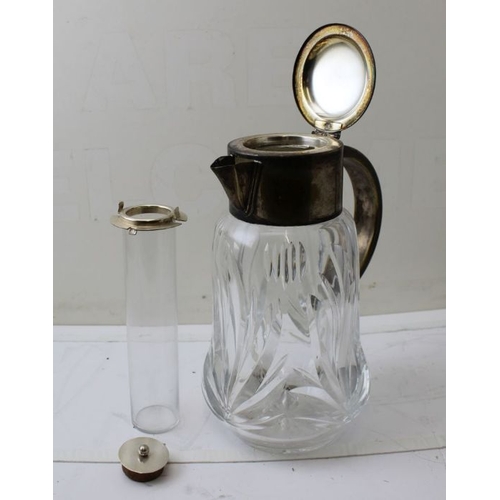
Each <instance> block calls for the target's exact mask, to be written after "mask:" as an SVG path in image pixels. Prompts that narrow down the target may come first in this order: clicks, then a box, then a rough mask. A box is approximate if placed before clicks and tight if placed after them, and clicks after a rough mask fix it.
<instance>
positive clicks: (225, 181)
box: [210, 156, 262, 216]
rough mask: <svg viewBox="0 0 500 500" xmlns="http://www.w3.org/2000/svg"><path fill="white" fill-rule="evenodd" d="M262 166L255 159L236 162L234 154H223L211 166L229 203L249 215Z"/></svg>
mask: <svg viewBox="0 0 500 500" xmlns="http://www.w3.org/2000/svg"><path fill="white" fill-rule="evenodd" d="M261 166H262V165H261V163H260V162H258V161H255V160H246V161H243V162H236V158H235V157H234V156H221V157H220V158H217V160H215V161H214V163H213V164H212V166H211V167H210V168H211V169H212V172H213V173H214V174H215V175H216V176H217V178H218V179H219V182H220V183H221V184H222V187H223V188H224V191H225V192H226V195H227V197H228V198H229V204H230V205H231V206H232V207H233V208H235V209H236V210H237V211H241V212H243V213H245V214H246V215H247V216H248V215H250V214H251V213H252V210H253V205H254V200H255V195H256V190H257V186H258V180H259V177H260V170H261Z"/></svg>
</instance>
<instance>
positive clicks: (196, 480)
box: [54, 311, 445, 500]
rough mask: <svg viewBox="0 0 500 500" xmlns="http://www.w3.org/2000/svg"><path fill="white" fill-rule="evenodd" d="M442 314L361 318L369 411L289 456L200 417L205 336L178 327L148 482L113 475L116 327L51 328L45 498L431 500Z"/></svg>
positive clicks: (439, 443) (435, 487)
mask: <svg viewBox="0 0 500 500" xmlns="http://www.w3.org/2000/svg"><path fill="white" fill-rule="evenodd" d="M444 324H445V314H444V311H430V312H424V313H409V314H398V315H387V316H374V317H367V318H362V323H361V325H362V327H361V329H362V333H363V335H362V343H363V346H364V349H365V354H366V357H367V360H368V363H369V366H370V372H371V378H372V388H371V395H370V400H369V403H368V404H367V405H366V407H365V408H364V411H363V412H362V413H361V415H360V416H359V417H358V418H357V419H356V420H355V421H354V422H353V423H352V424H350V426H348V428H347V430H346V433H345V434H344V435H343V436H341V437H340V439H339V440H338V441H337V442H336V443H334V444H333V445H331V446H329V447H327V448H325V449H323V450H319V451H318V452H314V453H310V454H309V455H304V456H303V457H300V458H293V459H289V460H283V459H282V458H283V457H280V456H275V455H268V454H265V453H263V452H258V451H256V450H254V449H253V448H250V447H249V446H247V445H245V444H243V443H242V442H241V441H239V440H238V439H237V438H236V437H235V436H234V435H233V434H232V432H231V431H230V430H229V429H228V428H226V427H225V426H224V425H223V424H222V423H221V422H220V421H218V420H217V419H216V418H215V417H214V416H213V415H212V414H211V413H210V411H209V410H208V408H207V407H206V405H205V403H204V401H203V397H202V395H201V390H200V384H201V366H202V363H203V358H204V355H205V353H206V350H207V348H208V340H209V338H210V326H208V325H192V326H189V325H185V326H181V327H180V332H179V337H180V345H179V357H180V367H181V368H180V393H181V419H182V422H181V424H180V425H179V426H178V427H177V428H176V429H174V430H173V431H171V432H169V433H165V434H161V435H158V436H156V437H157V439H160V440H161V441H162V442H165V443H166V444H167V446H168V447H169V449H170V452H171V453H170V454H171V463H169V464H168V466H167V467H166V469H165V471H164V472H163V475H162V476H161V477H160V478H159V479H157V480H156V481H153V482H150V483H144V484H140V483H134V482H133V481H130V480H129V479H128V478H127V477H126V476H125V475H124V474H123V473H122V471H121V468H120V465H119V463H118V459H117V451H118V448H119V447H120V445H121V444H122V443H123V442H124V441H126V440H127V439H130V438H131V437H135V436H138V435H141V433H140V432H139V431H137V430H136V429H133V428H132V426H131V424H130V417H129V409H128V386H127V371H126V370H127V367H126V343H125V329H124V328H123V327H98V326H93V327H64V326H58V327H55V328H54V462H55V463H54V498H58V499H64V500H66V499H75V500H80V499H90V498H92V499H100V498H103V499H109V498H111V499H113V498H117V499H128V498H137V497H138V496H144V498H154V499H156V498H174V499H254V498H255V499H267V498H269V499H271V498H272V499H281V498H283V499H292V500H293V499H308V498H310V497H314V498H320V499H321V498H341V499H344V498H345V499H350V498H352V499H361V498H367V499H392V498H394V499H409V500H411V499H423V498H425V499H442V498H444V497H445V453H444V446H445V327H444Z"/></svg>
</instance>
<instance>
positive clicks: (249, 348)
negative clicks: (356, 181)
mask: <svg viewBox="0 0 500 500" xmlns="http://www.w3.org/2000/svg"><path fill="white" fill-rule="evenodd" d="M213 255H214V281H213V284H214V333H213V338H212V343H211V347H210V349H209V352H208V354H207V357H206V360H205V365H204V379H203V390H204V395H205V399H206V401H207V403H208V406H209V407H210V409H211V410H212V412H213V413H214V414H215V415H216V416H217V417H218V418H220V419H221V420H223V421H225V422H227V423H228V424H229V425H230V426H231V427H232V429H233V430H235V431H236V433H237V434H238V435H239V436H240V437H241V438H242V439H244V440H245V441H246V442H248V443H250V444H251V445H252V446H255V447H257V448H261V449H265V450H267V451H270V452H278V453H302V452H304V451H309V450H314V449H317V448H320V447H322V446H324V445H326V444H328V443H329V442H331V441H333V440H334V439H335V438H336V437H337V435H338V434H339V431H340V429H341V428H343V427H344V426H345V424H346V423H347V422H349V421H350V420H352V419H353V418H354V417H355V416H356V415H357V413H358V412H359V410H360V408H361V407H362V406H363V404H364V403H365V402H366V400H367V398H368V392H369V380H370V379H369V372H368V367H367V365H366V361H365V357H364V354H363V349H362V347H361V342H360V338H359V307H358V294H359V286H358V285H359V256H358V248H357V233H356V227H355V224H354V221H353V219H352V217H351V215H350V214H349V213H348V212H346V211H344V212H342V214H341V215H340V216H339V217H337V218H336V219H333V220H330V221H326V222H324V223H321V224H316V225H310V226H297V227H274V226H260V225H257V224H249V223H246V222H242V221H240V220H237V219H235V218H234V217H232V216H227V217H225V218H224V219H222V220H221V221H220V222H219V224H218V226H217V228H216V231H215V239H214V251H213Z"/></svg>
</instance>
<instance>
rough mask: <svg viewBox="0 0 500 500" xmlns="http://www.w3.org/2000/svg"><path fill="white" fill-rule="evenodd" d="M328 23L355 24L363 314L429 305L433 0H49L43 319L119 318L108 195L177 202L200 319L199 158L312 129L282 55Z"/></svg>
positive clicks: (203, 208) (433, 278) (441, 159)
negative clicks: (364, 241) (360, 91)
mask: <svg viewBox="0 0 500 500" xmlns="http://www.w3.org/2000/svg"><path fill="white" fill-rule="evenodd" d="M334 22H341V23H345V24H349V25H351V26H353V27H355V28H357V29H358V30H359V31H361V32H362V33H363V34H364V35H365V37H366V38H367V39H368V41H369V43H370V45H371V47H372V49H373V52H374V55H375V60H376V64H377V84H376V88H375V94H374V98H373V100H372V103H371V105H370V107H369V108H368V111H367V112H366V113H365V115H364V116H363V118H362V119H361V120H360V121H359V122H358V123H357V124H356V125H354V126H353V127H352V128H351V129H349V130H347V131H346V132H344V133H343V135H342V140H343V141H344V142H345V143H346V144H349V145H351V146H353V147H356V148H358V149H360V150H361V151H362V152H363V153H364V154H365V155H367V156H368V157H369V158H370V160H371V161H372V163H373V164H374V166H375V168H376V169H377V172H378V173H379V176H380V180H381V184H382V190H383V194H384V219H383V222H382V232H381V235H380V240H379V245H378V248H377V251H376V252H375V255H374V257H373V260H372V262H371V264H370V267H369V268H368V270H367V272H366V274H365V275H364V277H363V279H362V282H361V312H362V314H378V313H390V312H401V311H414V310H424V309H439V308H443V307H445V2H444V0H420V1H418V2H417V1H410V0H378V1H369V0H342V1H340V0H339V1H332V0H310V1H308V2H297V1H294V2H290V1H289V0H288V1H287V0H267V1H262V0H254V1H253V2H244V1H240V0H203V1H202V0H192V1H189V2H187V1H186V2H173V1H166V0H164V1H161V0H85V1H83V0H55V2H54V323H56V324H123V323H124V318H125V315H124V272H123V249H122V238H121V236H122V235H121V234H120V231H119V230H118V229H116V228H114V227H113V226H111V224H110V223H109V217H110V215H111V214H112V213H114V212H116V208H117V205H118V202H119V201H120V200H124V201H125V203H126V204H130V203H134V202H155V203H163V204H167V205H173V206H175V205H179V206H180V207H181V209H182V210H183V211H185V212H186V213H187V214H188V216H189V222H188V223H186V225H184V226H183V227H181V228H178V229H176V231H177V252H178V255H177V261H178V296H179V319H180V321H181V322H183V323H189V322H191V323H208V322H210V321H211V281H210V272H211V269H210V254H211V240H212V231H213V226H214V224H215V222H216V220H217V218H218V217H219V216H221V215H222V214H223V213H224V211H225V210H226V209H227V201H226V197H225V195H224V193H223V191H222V188H221V187H220V185H219V184H218V181H217V180H216V178H215V176H214V175H213V174H212V173H211V171H210V168H209V167H210V164H211V163H212V161H213V160H214V159H215V158H217V157H218V156H220V155H223V154H225V151H226V144H227V143H228V142H229V141H230V140H231V139H234V138H237V137H241V136H244V135H250V134H258V133H268V132H301V133H308V132H310V126H309V125H308V124H307V123H306V122H305V121H304V120H303V118H302V117H301V115H300V113H299V111H298V109H297V108H296V106H295V103H294V99H293V93H292V85H291V74H292V69H293V63H294V60H295V56H296V54H297V52H298V50H299V48H300V47H301V45H302V42H303V41H304V40H305V38H306V37H307V36H308V35H309V34H310V33H311V32H312V31H314V30H315V29H316V28H318V27H320V26H322V25H324V24H327V23H334Z"/></svg>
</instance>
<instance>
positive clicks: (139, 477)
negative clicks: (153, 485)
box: [118, 437, 169, 482]
mask: <svg viewBox="0 0 500 500" xmlns="http://www.w3.org/2000/svg"><path fill="white" fill-rule="evenodd" d="M118 458H119V459H120V462H121V464H122V469H123V472H124V473H125V474H126V475H127V476H128V477H129V478H130V479H133V480H134V481H139V482H146V481H151V480H153V479H156V478H157V477H158V476H160V475H161V473H162V472H163V469H164V468H165V465H167V462H168V458H169V453H168V449H167V447H166V446H165V445H164V444H163V443H160V441H158V440H156V439H153V438H149V437H137V438H133V439H129V440H128V441H126V442H125V443H123V444H122V446H121V447H120V450H119V451H118Z"/></svg>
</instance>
